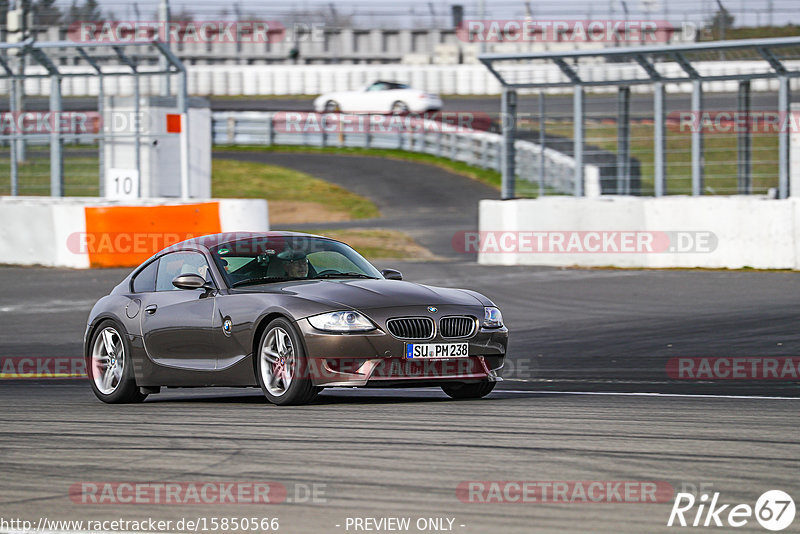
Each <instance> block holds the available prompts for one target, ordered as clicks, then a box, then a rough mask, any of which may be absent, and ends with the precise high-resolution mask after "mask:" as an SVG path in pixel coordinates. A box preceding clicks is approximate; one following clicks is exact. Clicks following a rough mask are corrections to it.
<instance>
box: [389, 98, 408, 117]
mask: <svg viewBox="0 0 800 534" xmlns="http://www.w3.org/2000/svg"><path fill="white" fill-rule="evenodd" d="M391 111H392V115H408V112H409V109H408V104H406V103H405V102H401V101H399V100H398V101H397V102H395V103H394V104H392V110H391Z"/></svg>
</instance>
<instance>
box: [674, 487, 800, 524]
mask: <svg viewBox="0 0 800 534" xmlns="http://www.w3.org/2000/svg"><path fill="white" fill-rule="evenodd" d="M794 515H795V505H794V501H793V500H792V498H791V497H790V496H789V494H788V493H786V492H785V491H781V490H769V491H766V492H764V493H763V494H762V495H761V496H760V497H759V498H758V500H757V501H756V504H755V506H750V505H749V504H745V503H742V504H720V503H719V492H715V493H714V494H713V495H712V496H711V499H710V501H709V495H708V493H703V494H701V495H700V497H699V498H695V496H694V495H693V494H691V493H678V494H677V495H676V496H675V504H673V505H672V512H670V514H669V521H667V526H668V527H671V526H682V527H686V526H692V527H723V526H730V527H734V528H740V527H743V526H745V525H747V524H748V522H750V521H751V520H752V519H753V518H755V520H756V521H758V523H759V524H760V525H761V526H762V527H764V528H765V529H767V530H771V531H773V532H777V531H780V530H784V529H785V528H787V527H789V525H791V524H792V521H794Z"/></svg>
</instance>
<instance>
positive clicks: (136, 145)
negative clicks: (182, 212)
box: [133, 70, 183, 197]
mask: <svg viewBox="0 0 800 534" xmlns="http://www.w3.org/2000/svg"><path fill="white" fill-rule="evenodd" d="M133 83H134V85H133V135H134V140H133V149H134V151H135V153H136V154H135V158H136V159H135V161H136V174H138V175H139V196H140V197H145V196H146V197H151V196H153V191H152V189H151V186H152V185H153V184H152V183H150V181H149V180H148V183H147V184H146V185H145V183H144V180H143V178H144V177H143V176H142V120H141V112H142V103H141V89H140V87H139V72H138V71H136V70H134V71H133ZM181 135H182V134H181ZM181 182H182V180H181ZM181 196H183V188H181Z"/></svg>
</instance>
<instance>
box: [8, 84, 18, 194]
mask: <svg viewBox="0 0 800 534" xmlns="http://www.w3.org/2000/svg"><path fill="white" fill-rule="evenodd" d="M9 85H10V92H9V94H8V108H9V109H10V110H11V116H12V117H16V116H15V115H14V112H15V110H16V107H17V105H16V99H17V95H16V82H15V81H14V80H11V83H10V84H9ZM15 122H16V123H17V124H18V123H19V121H18V120H15ZM17 135H18V132H17V128H12V130H11V146H10V147H9V148H10V155H11V196H12V197H15V196H17V195H18V194H19V167H18V164H17V163H18V162H17V142H18V141H17Z"/></svg>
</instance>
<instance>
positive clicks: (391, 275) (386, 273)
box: [381, 269, 403, 280]
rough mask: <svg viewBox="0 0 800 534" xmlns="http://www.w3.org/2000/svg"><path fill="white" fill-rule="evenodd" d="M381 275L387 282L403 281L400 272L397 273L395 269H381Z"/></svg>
mask: <svg viewBox="0 0 800 534" xmlns="http://www.w3.org/2000/svg"><path fill="white" fill-rule="evenodd" d="M381 274H382V275H383V277H384V278H386V279H387V280H402V279H403V273H401V272H400V271H398V270H396V269H382V270H381Z"/></svg>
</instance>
